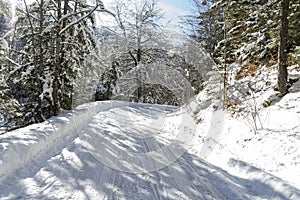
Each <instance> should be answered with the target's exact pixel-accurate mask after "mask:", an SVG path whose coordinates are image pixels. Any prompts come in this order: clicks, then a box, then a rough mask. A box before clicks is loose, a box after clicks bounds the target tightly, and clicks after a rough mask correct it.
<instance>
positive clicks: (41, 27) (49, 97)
mask: <svg viewBox="0 0 300 200" xmlns="http://www.w3.org/2000/svg"><path fill="white" fill-rule="evenodd" d="M100 5H102V4H100V3H99V1H97V4H96V5H87V4H86V3H84V2H82V1H80V0H64V1H46V0H41V1H38V2H35V3H33V4H30V5H26V1H25V5H24V11H22V13H23V15H21V16H19V22H18V26H17V32H16V33H17V34H16V36H15V41H14V43H13V44H14V46H13V51H12V53H11V55H10V56H11V59H12V60H14V61H15V62H17V63H19V66H18V67H16V68H15V69H13V70H12V71H11V72H10V74H11V76H10V79H9V84H10V90H11V93H12V95H13V96H14V98H15V99H16V100H18V102H19V103H20V105H21V111H22V112H23V115H22V116H23V119H22V120H16V121H18V123H19V124H18V125H17V126H24V125H26V124H30V123H35V122H41V121H44V120H45V119H46V118H49V117H51V116H53V115H57V114H58V113H59V112H60V109H71V108H72V106H73V102H72V99H73V95H74V88H75V87H76V86H77V85H76V79H77V78H78V77H79V76H81V74H83V73H85V72H86V71H87V70H89V69H92V68H95V67H97V66H96V64H95V62H93V60H94V59H96V58H95V56H96V55H97V53H94V52H96V51H97V45H96V40H95V36H94V30H93V27H94V21H95V20H94V19H93V15H92V13H93V12H95V11H96V10H97V9H100V10H101V8H100ZM91 71H93V70H91ZM82 76H83V75H82Z"/></svg>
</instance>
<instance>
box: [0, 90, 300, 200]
mask: <svg viewBox="0 0 300 200" xmlns="http://www.w3.org/2000/svg"><path fill="white" fill-rule="evenodd" d="M296 94H299V93H293V94H290V96H287V98H289V99H290V98H299V95H298V96H297V97H296V96H294V95H296ZM298 100H299V99H298ZM288 102H290V101H288ZM279 105H281V106H284V105H286V104H285V100H284V99H283V101H282V103H281V104H278V105H277V107H272V110H271V111H269V112H272V113H274V114H276V109H280V107H279ZM294 106H296V104H295V105H294ZM298 106H299V105H298ZM190 109H193V108H189V107H183V108H177V107H170V106H159V105H147V104H134V103H126V102H117V101H106V102H95V103H90V104H85V105H82V106H79V107H78V108H77V109H76V110H74V111H73V112H69V113H65V114H62V115H60V116H58V117H54V118H51V119H49V120H47V121H46V122H44V123H40V124H34V125H31V126H28V127H25V128H22V129H19V130H16V131H12V132H9V133H6V134H4V135H1V136H0V199H97V200H98V199H128V200H134V199H149V200H154V199H174V200H175V199H176V200H178V199H184V200H188V199H191V200H200V199H205V200H207V199H220V200H221V199H222V200H223V199H230V200H231V199H232V200H237V199H266V200H269V199H295V200H296V199H300V190H299V188H300V184H299V178H300V177H299V170H297V169H299V166H300V164H299V161H300V158H299V146H300V145H299V140H300V135H299V124H297V123H296V122H299V112H298V113H297V112H292V110H290V111H291V112H289V111H286V112H287V113H284V116H290V115H291V114H293V120H288V119H287V118H284V121H281V120H278V121H280V122H281V124H280V123H279V124H277V126H272V125H271V121H272V120H273V118H270V117H269V118H268V119H267V121H268V122H269V124H268V125H266V128H264V129H262V130H260V133H258V134H256V135H254V134H253V133H251V132H250V131H249V130H250V129H249V128H247V126H246V125H245V124H244V123H243V122H241V121H239V120H238V119H232V118H231V117H229V116H227V114H225V113H224V112H223V111H220V110H215V109H214V107H213V106H209V107H207V108H206V109H203V110H201V112H200V113H199V115H200V116H201V115H202V116H203V117H204V116H205V118H203V120H202V121H201V120H200V121H201V122H200V123H195V120H194V117H192V115H191V113H190V112H189V111H190ZM293 109H294V110H293V111H296V110H298V111H299V107H297V108H296V107H293ZM266 112H267V111H266ZM277 115H279V111H278V113H277ZM270 116H271V115H270ZM272 116H273V115H272ZM274 117H275V116H274ZM297 117H298V118H297ZM230 120H232V121H230ZM297 120H298V121H297ZM276 123H277V122H276ZM284 123H290V124H289V125H290V126H288V129H284V130H285V131H282V130H283V126H282V125H283V124H284ZM239 143H241V144H239ZM231 145H232V146H231ZM208 161H209V162H208ZM290 170H291V171H290ZM284 171H289V173H291V174H290V175H289V176H290V177H289V176H288V173H284Z"/></svg>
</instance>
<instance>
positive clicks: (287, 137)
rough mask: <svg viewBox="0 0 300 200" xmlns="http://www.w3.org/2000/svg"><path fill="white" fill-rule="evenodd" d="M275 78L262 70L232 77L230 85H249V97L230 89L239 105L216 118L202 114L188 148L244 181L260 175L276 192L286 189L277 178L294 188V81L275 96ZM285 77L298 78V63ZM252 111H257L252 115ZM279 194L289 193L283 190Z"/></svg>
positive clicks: (299, 166) (298, 129)
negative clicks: (196, 134)
mask: <svg viewBox="0 0 300 200" xmlns="http://www.w3.org/2000/svg"><path fill="white" fill-rule="evenodd" d="M276 78H277V72H276V70H269V69H266V68H263V69H261V70H259V71H258V72H257V74H256V76H255V77H246V78H244V79H242V80H239V81H236V80H234V81H233V83H232V85H234V86H238V87H239V90H240V91H241V90H242V91H243V92H244V93H246V92H245V91H246V90H247V88H248V87H249V85H250V86H251V87H252V88H253V90H254V93H253V94H252V95H248V97H249V96H250V98H249V99H250V100H245V99H243V98H242V94H243V92H236V93H235V92H233V93H231V94H230V95H231V96H230V97H231V99H233V100H236V102H238V103H239V106H240V107H239V108H238V109H239V110H242V111H238V112H235V113H229V112H226V113H224V114H223V117H221V118H220V117H219V119H218V118H217V117H212V118H209V119H207V118H206V117H205V118H203V119H204V120H203V122H202V125H203V130H204V131H203V132H202V133H200V137H198V138H197V141H195V144H197V145H195V146H194V147H193V148H192V149H191V151H192V152H194V153H195V154H196V155H198V156H199V157H202V158H205V159H206V160H207V161H208V162H210V163H212V164H215V165H217V166H220V167H222V168H223V169H225V170H227V171H228V172H230V173H232V174H239V176H241V177H243V178H246V179H248V180H257V179H260V180H261V179H263V180H264V181H263V182H267V183H268V184H270V185H271V186H272V187H273V188H276V190H283V191H284V188H285V187H286V185H282V184H281V183H278V182H277V180H285V181H287V182H289V184H290V185H293V186H294V187H296V188H298V189H299V188H300V123H299V122H300V80H299V81H297V82H296V83H294V84H293V85H292V87H291V88H290V89H289V93H288V94H287V95H285V96H284V97H283V98H278V97H276V93H277V92H276V91H274V89H273V87H274V86H275V85H276ZM289 78H293V79H295V78H300V66H299V65H295V66H292V67H290V68H289ZM266 83H267V84H266ZM249 94H251V92H249ZM253 97H255V98H253ZM271 100H272V102H271V103H270V106H269V107H266V108H265V107H264V106H263V103H264V102H265V101H271ZM254 105H255V106H254ZM245 108H246V109H245ZM208 109H212V108H208ZM255 110H256V111H257V115H255V118H253V117H252V116H253V115H252V114H253V112H254V111H255ZM206 112H207V111H206V110H202V111H200V112H199V113H198V118H199V117H201V116H207V114H206ZM216 116H220V114H218V115H216ZM254 119H255V120H256V124H257V128H258V129H257V130H256V131H254ZM220 124H221V125H220ZM210 127H222V128H218V130H219V131H217V132H214V134H210V133H208V132H207V130H208V129H209V128H210ZM201 144H202V145H201ZM207 149H208V150H207ZM262 170H263V171H264V172H265V173H262ZM274 176H276V177H277V178H275V177H274ZM285 194H286V195H289V191H286V192H285ZM289 198H294V197H293V196H291V197H289Z"/></svg>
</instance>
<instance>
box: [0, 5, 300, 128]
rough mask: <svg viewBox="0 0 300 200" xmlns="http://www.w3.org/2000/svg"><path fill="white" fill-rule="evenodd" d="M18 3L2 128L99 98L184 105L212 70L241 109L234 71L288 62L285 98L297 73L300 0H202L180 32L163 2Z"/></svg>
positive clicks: (8, 8) (1, 59) (7, 32)
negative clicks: (168, 19) (164, 10)
mask: <svg viewBox="0 0 300 200" xmlns="http://www.w3.org/2000/svg"><path fill="white" fill-rule="evenodd" d="M12 2H14V3H12ZM12 2H9V1H5V0H0V22H1V27H0V39H1V46H0V47H1V49H0V63H1V68H0V116H1V119H0V120H1V127H2V128H1V130H2V131H8V130H12V129H16V128H20V127H24V126H27V125H29V124H33V123H38V122H43V121H45V120H46V119H48V118H50V117H52V116H56V115H58V114H59V113H61V112H63V111H65V110H71V109H73V108H74V107H76V106H78V105H80V104H82V103H85V102H91V101H100V100H110V99H116V100H126V101H134V102H143V103H154V104H168V105H174V106H179V105H183V104H185V103H187V102H188V101H189V100H190V99H191V98H192V97H193V96H195V95H196V94H198V93H199V92H200V91H202V90H203V88H204V87H206V85H207V82H208V81H209V80H211V78H212V76H214V81H215V82H216V84H220V85H222V88H223V89H222V95H221V96H222V97H220V98H222V99H223V101H224V105H225V106H224V107H226V108H230V107H231V108H232V107H234V106H236V105H235V104H237V102H234V100H233V99H231V94H232V93H233V92H232V88H231V87H230V84H229V82H230V80H229V79H230V77H231V76H230V73H231V72H232V71H234V70H238V72H237V75H236V77H234V79H236V80H238V79H242V78H244V77H248V76H253V75H254V73H255V72H256V71H257V70H258V69H259V68H261V67H267V68H274V66H275V67H276V66H278V82H277V85H274V90H277V91H279V93H280V96H281V97H282V96H284V95H285V94H286V93H287V92H288V88H289V87H290V86H291V84H292V83H293V82H295V81H296V80H293V79H289V78H288V73H287V68H288V67H289V66H291V65H295V64H299V62H300V34H299V33H300V21H299V19H300V1H299V0H293V1H289V0H282V1H279V0H238V1H228V0H203V1H202V0H201V1H200V0H192V1H191V8H192V9H191V11H190V14H189V15H186V16H182V17H181V27H182V28H181V30H179V31H178V30H174V29H172V28H169V27H168V25H167V24H165V23H163V22H162V19H163V16H164V15H163V14H164V13H162V11H161V10H160V9H159V7H158V1H157V0H143V1H136V2H134V3H132V4H130V3H125V2H124V1H121V0H115V1H113V3H112V5H110V6H109V7H107V5H105V4H103V2H102V1H101V0H94V1H82V0H61V1H60V0H59V1H57V0H39V1H33V2H32V3H27V1H25V0H24V1H12ZM103 18H105V19H106V18H109V19H111V21H112V22H110V23H108V24H102V23H100V22H99V21H101V19H103ZM236 66H239V67H236ZM235 68H236V69H235ZM276 68H277V67H276ZM212 74H213V75H212ZM266 82H267V80H266ZM250 89H251V88H248V90H250ZM211 95H212V96H214V95H216V94H211Z"/></svg>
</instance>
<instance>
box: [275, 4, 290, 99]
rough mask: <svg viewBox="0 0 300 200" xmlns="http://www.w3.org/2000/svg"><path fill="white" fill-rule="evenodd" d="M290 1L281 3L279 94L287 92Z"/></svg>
mask: <svg viewBox="0 0 300 200" xmlns="http://www.w3.org/2000/svg"><path fill="white" fill-rule="evenodd" d="M289 2H290V0H282V2H281V27H280V44H279V57H278V80H277V84H278V90H279V92H280V93H281V94H283V95H284V94H286V93H287V92H288V88H287V76H288V73H287V67H288V60H287V41H288V13H289Z"/></svg>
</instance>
